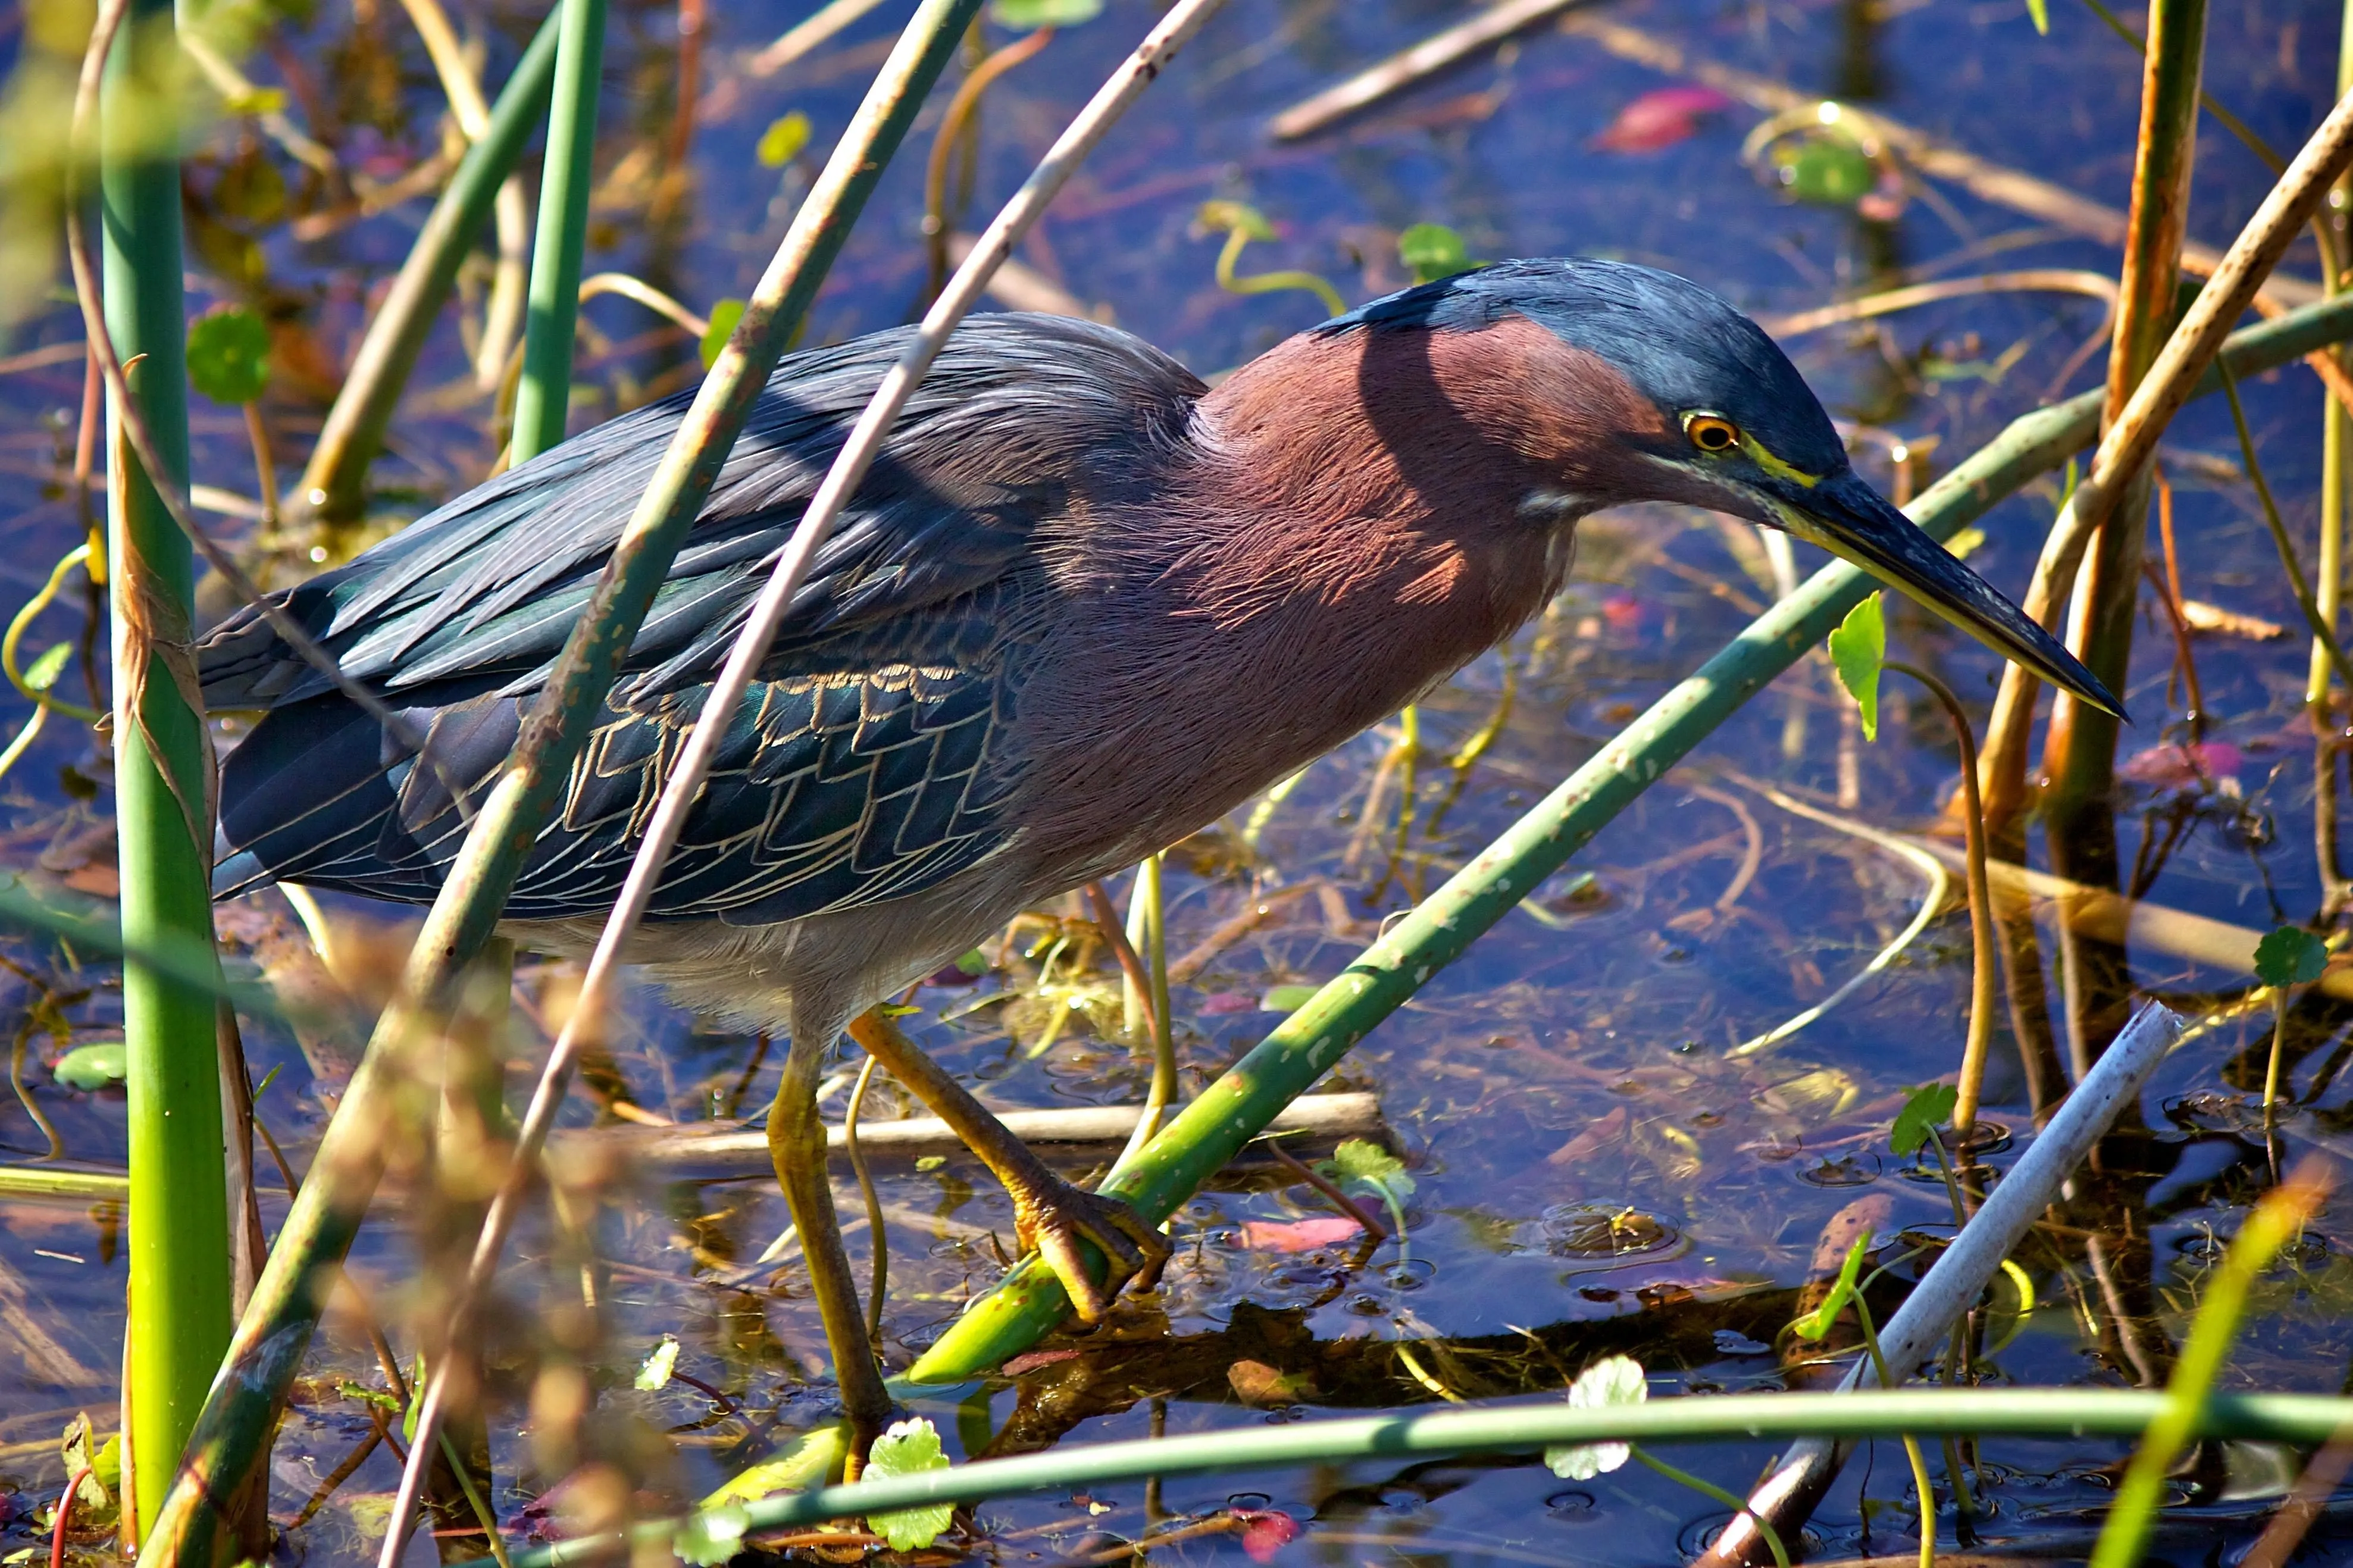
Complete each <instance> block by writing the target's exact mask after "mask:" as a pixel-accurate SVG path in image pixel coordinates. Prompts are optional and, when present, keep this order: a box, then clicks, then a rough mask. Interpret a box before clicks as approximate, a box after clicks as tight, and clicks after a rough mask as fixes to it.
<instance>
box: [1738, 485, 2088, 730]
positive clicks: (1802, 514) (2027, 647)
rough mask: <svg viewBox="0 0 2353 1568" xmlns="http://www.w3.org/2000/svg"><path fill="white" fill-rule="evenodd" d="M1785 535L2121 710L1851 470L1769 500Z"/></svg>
mask: <svg viewBox="0 0 2353 1568" xmlns="http://www.w3.org/2000/svg"><path fill="white" fill-rule="evenodd" d="M1774 499H1775V501H1776V503H1777V505H1776V510H1778V511H1780V512H1781V514H1782V517H1783V520H1784V521H1785V523H1786V524H1787V525H1788V528H1789V531H1791V532H1793V533H1796V534H1797V535H1798V536H1799V537H1800V538H1802V539H1807V540H1810V541H1811V542H1814V543H1816V544H1819V545H1820V546H1821V547H1822V548H1823V549H1825V550H1828V551H1830V552H1832V553H1833V554H1837V555H1840V556H1843V557H1844V558H1845V559H1847V560H1848V561H1851V562H1852V563H1854V564H1855V565H1857V566H1860V567H1861V568H1862V570H1864V571H1865V572H1868V573H1870V574H1872V575H1873V576H1874V577H1876V578H1878V579H1879V580H1880V581H1881V582H1883V583H1884V584H1887V585H1888V586H1889V587H1891V588H1895V589H1898V590H1900V591H1902V592H1903V593H1905V594H1907V595H1910V596H1911V597H1913V598H1914V599H1916V600H1918V601H1919V602H1920V603H1921V604H1923V605H1926V606H1927V607H1928V608H1929V609H1931V610H1933V611H1935V612H1936V614H1937V615H1939V616H1943V617H1944V618H1945V619H1946V620H1948V621H1950V622H1952V623H1953V625H1955V626H1958V627H1960V628H1961V630H1963V631H1965V632H1967V633H1968V634H1969V635H1970V636H1971V637H1975V638H1977V639H1978V641H1979V642H1981V643H1983V644H1985V645H1986V647H1989V648H1991V649H1993V651H1994V652H1996V653H1998V654H2000V655H2001V656H2002V657H2003V658H2007V659H2010V660H2011V661H2012V662H2013V663H2016V664H2018V665H2019V666H2021V668H2024V669H2026V670H2027V671H2028V672H2029V673H2031V674H2033V675H2035V676H2039V677H2040V678H2041V679H2043V680H2046V681H2048V682H2050V683H2051V684H2052V686H2055V687H2057V688H2058V689H2060V690H2062V691H2065V692H2068V693H2070V694H2072V695H2073V696H2074V697H2075V698H2076V699H2078V700H2081V701H2084V702H2088V703H2090V704H2091V705H2092V706H2093V707H2094V708H2097V709H2099V710H2101V711H2103V712H2105V713H2113V714H2115V715H2116V717H2117V718H2119V719H2122V718H2125V717H2126V715H2125V710H2124V704H2122V703H2121V702H2118V701H2117V700H2116V696H2115V694H2114V693H2113V692H2111V691H2109V689H2107V688H2106V687H2105V686H2104V685H2102V684H2101V682H2100V679H2099V677H2097V676H2095V675H2094V674H2093V673H2092V672H2091V671H2090V670H2088V669H2085V668H2084V666H2083V664H2082V663H2081V661H2079V660H2078V659H2077V658H2075V656H2074V655H2073V654H2072V653H2069V652H2068V651H2067V650H2066V648H2064V647H2062V646H2061V645H2060V643H2059V640H2058V639H2057V638H2056V637H2052V635H2051V634H2050V633H2049V632H2046V631H2044V630H2043V629H2042V627H2041V626H2036V625H2035V624H2034V622H2033V621H2032V620H2031V619H2030V618H2029V617H2028V616H2027V615H2026V613H2025V612H2024V611H2022V610H2021V609H2020V608H2019V607H2018V606H2017V605H2013V604H2011V603H2010V601H2009V600H2008V599H2005V598H2003V597H2002V596H2001V595H2000V593H1999V592H1997V591H1996V590H1995V588H1994V586H1993V584H1990V583H1988V582H1987V581H1986V580H1985V579H1984V578H1982V577H1980V576H1978V574H1976V573H1974V572H1972V571H1970V570H1969V569H1968V567H1967V566H1964V565H1962V564H1961V563H1960V562H1959V561H1958V560H1957V559H1956V558H1955V557H1954V556H1952V555H1950V554H1947V552H1946V551H1945V549H1944V547H1943V546H1942V545H1940V544H1938V543H1937V542H1936V541H1935V540H1933V539H1931V538H1929V537H1928V536H1927V535H1926V533H1923V532H1922V531H1920V529H1919V526H1918V525H1917V524H1915V522H1913V521H1912V520H1911V519H1910V518H1908V517H1905V515H1904V514H1903V513H1902V512H1900V511H1898V510H1895V508H1894V506H1893V505H1892V504H1891V503H1889V502H1888V501H1887V500H1885V499H1884V498H1883V497H1882V496H1881V495H1880V493H1879V492H1878V491H1877V490H1874V489H1872V488H1871V487H1870V486H1869V485H1868V484H1865V483H1864V482H1863V481H1862V479H1861V478H1860V477H1858V476H1857V475H1856V474H1855V473H1854V471H1853V470H1852V469H1849V470H1847V471H1846V472H1844V473H1841V474H1837V475H1833V476H1831V478H1829V479H1823V480H1822V481H1821V482H1820V483H1819V484H1817V485H1815V486H1814V487H1813V488H1812V489H1803V490H1798V489H1791V490H1787V491H1783V492H1782V493H1781V494H1779V495H1777V496H1776V497H1775V498H1774Z"/></svg>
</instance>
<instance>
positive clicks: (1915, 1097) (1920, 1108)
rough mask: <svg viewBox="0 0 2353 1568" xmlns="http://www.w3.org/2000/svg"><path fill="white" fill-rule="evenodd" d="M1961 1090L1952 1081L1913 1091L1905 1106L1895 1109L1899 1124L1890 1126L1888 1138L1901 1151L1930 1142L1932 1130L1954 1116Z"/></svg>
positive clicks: (1916, 1148) (1889, 1143) (1913, 1149)
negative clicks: (1929, 1136)
mask: <svg viewBox="0 0 2353 1568" xmlns="http://www.w3.org/2000/svg"><path fill="white" fill-rule="evenodd" d="M1960 1100H1961V1091H1960V1090H1959V1089H1956V1088H1955V1087H1954V1086H1953V1085H1951V1084H1949V1083H1931V1084H1924V1085H1922V1086H1921V1087H1920V1088H1918V1089H1914V1090H1913V1091H1912V1097H1911V1098H1910V1099H1909V1100H1905V1102H1904V1109H1903V1110H1899V1111H1897V1112H1896V1113H1895V1124H1894V1126H1893V1127H1891V1128H1889V1129H1888V1132H1887V1142H1888V1145H1889V1147H1891V1148H1893V1149H1894V1151H1895V1152H1897V1153H1898V1154H1910V1153H1913V1152H1915V1151H1917V1150H1918V1149H1919V1148H1920V1146H1921V1145H1922V1144H1924V1143H1926V1142H1928V1134H1929V1133H1930V1132H1931V1131H1934V1130H1935V1129H1936V1128H1939V1127H1942V1126H1943V1125H1944V1124H1945V1123H1946V1122H1947V1121H1951V1120H1952V1117H1953V1107H1954V1106H1956V1105H1957V1104H1959V1103H1960Z"/></svg>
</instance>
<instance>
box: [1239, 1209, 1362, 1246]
mask: <svg viewBox="0 0 2353 1568" xmlns="http://www.w3.org/2000/svg"><path fill="white" fill-rule="evenodd" d="M1364 1233H1365V1227H1364V1226H1361V1225H1359V1224H1357V1223H1356V1221H1355V1220H1353V1219H1343V1218H1341V1217H1339V1216H1338V1215H1331V1216H1328V1217H1319V1218H1315V1219H1288V1220H1285V1219H1253V1220H1248V1221H1245V1222H1244V1223H1243V1225H1242V1245H1243V1246H1244V1247H1249V1248H1250V1250H1251V1251H1252V1252H1314V1250H1315V1249H1316V1248H1318V1247H1338V1246H1340V1245H1341V1244H1343V1243H1344V1242H1350V1241H1354V1240H1356V1237H1360V1236H1362V1235H1363V1234H1364Z"/></svg>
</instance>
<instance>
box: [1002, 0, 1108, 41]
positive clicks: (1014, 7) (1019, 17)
mask: <svg viewBox="0 0 2353 1568" xmlns="http://www.w3.org/2000/svg"><path fill="white" fill-rule="evenodd" d="M1102 15H1103V0H997V4H996V5H991V6H990V7H989V8H988V19H989V20H990V21H992V22H994V23H996V24H997V26H1000V27H1011V28H1014V29H1015V30H1016V31H1018V32H1024V33H1029V32H1035V31H1036V30H1037V29H1039V27H1075V26H1079V25H1080V24H1081V23H1082V22H1092V21H1093V20H1094V19H1095V18H1096V17H1097V16H1102Z"/></svg>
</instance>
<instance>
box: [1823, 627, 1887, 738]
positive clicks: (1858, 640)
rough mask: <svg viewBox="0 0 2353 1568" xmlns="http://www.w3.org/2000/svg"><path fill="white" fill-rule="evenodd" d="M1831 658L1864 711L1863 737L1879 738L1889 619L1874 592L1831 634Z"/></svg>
mask: <svg viewBox="0 0 2353 1568" xmlns="http://www.w3.org/2000/svg"><path fill="white" fill-rule="evenodd" d="M1886 662H1887V621H1886V617H1885V616H1884V615H1883V613H1882V612H1881V610H1880V607H1879V595H1876V594H1873V595H1871V596H1870V597H1869V598H1867V599H1865V600H1863V602H1862V604H1860V605H1856V606H1855V607H1854V608H1853V609H1852V610H1849V611H1848V612H1847V616H1846V619H1845V620H1843V621H1841V622H1840V623H1839V628H1838V630H1836V631H1834V632H1832V633H1831V663H1832V664H1834V665H1836V666H1837V667H1838V678H1839V684H1840V685H1841V686H1843V687H1845V688H1846V689H1847V694H1848V695H1849V696H1851V697H1852V698H1853V699H1854V705H1855V707H1856V708H1857V709H1858V710H1861V711H1862V738H1863V739H1864V740H1866V741H1876V740H1877V739H1879V668H1880V666H1881V665H1883V664H1884V663H1886Z"/></svg>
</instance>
